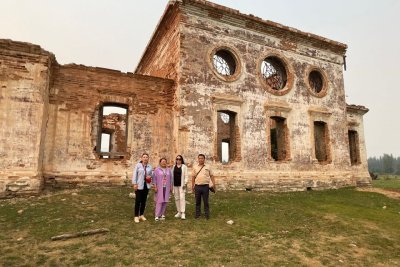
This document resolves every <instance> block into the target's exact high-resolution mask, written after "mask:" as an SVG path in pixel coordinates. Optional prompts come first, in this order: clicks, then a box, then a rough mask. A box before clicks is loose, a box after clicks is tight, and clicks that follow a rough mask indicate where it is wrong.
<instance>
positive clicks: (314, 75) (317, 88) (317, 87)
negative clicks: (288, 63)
mask: <svg viewBox="0 0 400 267" xmlns="http://www.w3.org/2000/svg"><path fill="white" fill-rule="evenodd" d="M308 82H309V84H310V87H311V89H312V90H313V91H314V92H315V93H320V92H321V91H322V89H323V87H324V78H323V77H322V75H321V73H320V72H319V71H316V70H313V71H311V72H310V75H309V76H308Z"/></svg>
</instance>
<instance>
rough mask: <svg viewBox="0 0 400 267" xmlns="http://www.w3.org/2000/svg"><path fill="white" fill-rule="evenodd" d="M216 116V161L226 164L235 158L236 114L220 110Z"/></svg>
mask: <svg viewBox="0 0 400 267" xmlns="http://www.w3.org/2000/svg"><path fill="white" fill-rule="evenodd" d="M217 116H218V118H217V144H218V160H219V161H220V162H221V163H223V164H228V163H229V162H232V161H234V160H235V158H236V147H237V145H238V144H237V143H236V142H238V140H237V138H236V127H237V126H236V113H235V112H232V111H225V110H220V111H218V112H217Z"/></svg>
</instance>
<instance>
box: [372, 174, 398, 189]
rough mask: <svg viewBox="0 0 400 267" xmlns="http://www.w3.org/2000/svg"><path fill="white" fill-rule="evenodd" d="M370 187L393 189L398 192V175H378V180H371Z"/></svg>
mask: <svg viewBox="0 0 400 267" xmlns="http://www.w3.org/2000/svg"><path fill="white" fill-rule="evenodd" d="M372 185H373V186H374V187H378V188H384V189H393V190H395V191H400V176H399V175H383V174H382V175H379V178H378V180H372Z"/></svg>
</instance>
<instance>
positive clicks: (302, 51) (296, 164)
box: [179, 1, 366, 191]
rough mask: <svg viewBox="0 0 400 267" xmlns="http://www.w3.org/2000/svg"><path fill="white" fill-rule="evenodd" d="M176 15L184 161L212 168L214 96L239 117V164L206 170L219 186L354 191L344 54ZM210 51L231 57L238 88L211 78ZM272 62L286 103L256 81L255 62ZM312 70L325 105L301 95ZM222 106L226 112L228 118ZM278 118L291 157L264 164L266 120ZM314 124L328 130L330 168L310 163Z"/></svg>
mask: <svg viewBox="0 0 400 267" xmlns="http://www.w3.org/2000/svg"><path fill="white" fill-rule="evenodd" d="M187 2H190V1H187ZM182 10H183V13H184V14H186V15H184V16H183V19H182V21H183V27H182V32H181V55H182V57H181V63H180V64H181V79H180V86H181V105H182V107H181V108H182V109H183V110H185V116H184V117H181V119H180V121H179V127H180V128H184V129H188V132H187V133H186V135H188V136H187V138H186V140H187V141H186V143H185V144H184V145H183V146H184V147H186V148H187V149H188V152H187V154H188V155H189V156H190V157H191V158H195V156H196V155H197V153H199V152H202V153H205V154H206V155H207V156H208V159H209V161H211V162H213V159H215V158H216V157H215V156H216V151H215V149H213V147H214V146H210V144H213V143H215V141H216V132H215V131H216V127H215V126H216V114H217V113H216V111H217V110H216V108H215V107H216V105H215V103H213V96H215V95H218V96H222V98H223V97H224V96H225V97H226V98H227V99H228V98H229V97H231V96H235V97H236V98H237V100H236V101H234V102H235V103H239V104H235V105H236V108H237V109H238V110H239V111H240V112H239V113H238V116H239V117H240V118H239V120H238V121H239V122H240V123H239V128H240V136H241V137H242V139H241V143H242V146H241V147H242V148H241V149H242V151H241V154H242V161H241V162H240V163H233V164H230V166H222V165H221V164H219V163H217V162H213V163H214V164H213V165H214V168H215V169H217V171H216V173H217V176H218V178H219V180H220V183H221V184H223V186H225V187H227V188H243V187H253V188H256V189H257V188H258V189H261V188H262V189H272V190H282V191H287V190H302V189H305V188H307V187H315V188H331V187H340V186H345V185H350V184H354V183H355V181H354V180H352V171H351V167H350V158H349V150H348V140H347V120H346V103H345V93H344V84H343V70H342V63H343V54H344V51H341V52H340V51H336V50H335V49H336V47H337V46H333V45H330V44H326V46H325V47H323V42H320V43H319V47H318V48H316V47H315V46H314V45H311V44H312V38H310V42H309V43H307V40H301V39H299V38H297V39H296V38H292V35H291V34H290V33H289V34H288V35H287V36H279V35H278V33H277V34H275V35H274V32H273V27H271V29H272V30H270V31H271V34H266V33H265V32H264V33H263V32H260V31H258V30H257V27H259V25H257V23H255V22H254V21H251V20H249V19H243V18H242V19H240V20H239V19H238V18H237V17H235V16H233V15H231V14H229V13H228V12H227V13H224V12H219V11H215V10H210V9H207V8H202V7H201V6H199V5H196V4H193V5H192V4H190V3H186V4H185V5H183V6H182ZM264 27H267V28H268V26H264ZM293 36H295V35H294V34H293ZM321 43H322V44H321ZM217 47H229V48H230V49H232V50H233V51H235V53H236V54H237V55H238V58H239V61H240V63H239V64H240V69H241V73H240V75H239V77H238V78H237V80H235V81H231V82H225V81H222V80H221V79H219V78H218V77H217V76H216V75H215V74H214V73H213V70H212V64H211V59H210V58H211V57H210V54H211V51H212V50H213V49H215V48H217ZM332 47H333V48H332ZM344 50H345V49H344ZM271 54H273V55H277V56H278V57H280V58H283V59H285V60H286V62H287V63H288V67H289V71H290V72H292V74H293V87H292V89H291V90H290V91H289V93H287V94H285V95H281V96H277V95H274V94H271V93H269V92H268V91H267V90H266V89H265V88H264V86H263V84H262V83H261V81H260V79H259V76H260V73H259V71H258V66H259V64H260V63H259V62H260V61H261V60H263V59H264V58H265V57H266V56H267V55H271ZM311 67H317V68H319V69H321V70H323V71H324V72H325V73H326V77H327V87H328V92H327V95H326V96H325V97H322V98H320V97H315V96H313V95H311V94H310V92H309V91H308V89H307V84H306V79H305V76H307V71H308V69H309V68H311ZM241 101H242V103H240V102H241ZM228 102H229V101H228ZM229 105H230V104H229V103H227V104H226V105H225V106H226V109H227V110H229ZM230 110H232V109H230ZM281 110H284V112H283V113H284V114H286V119H287V125H288V129H289V139H290V151H291V157H290V159H289V160H288V161H285V162H275V161H271V160H268V152H267V150H268V149H269V147H268V146H269V144H268V143H267V140H268V129H267V123H268V120H267V115H274V116H280V115H281V114H282V112H281ZM233 111H234V110H233ZM314 120H323V121H325V122H326V123H327V124H328V127H329V133H330V140H331V142H330V144H329V146H330V151H331V162H330V163H329V162H328V163H327V164H321V163H318V162H317V160H316V159H315V153H314V148H313V147H314V140H313V121H314ZM365 161H366V160H365ZM277 185H279V186H277Z"/></svg>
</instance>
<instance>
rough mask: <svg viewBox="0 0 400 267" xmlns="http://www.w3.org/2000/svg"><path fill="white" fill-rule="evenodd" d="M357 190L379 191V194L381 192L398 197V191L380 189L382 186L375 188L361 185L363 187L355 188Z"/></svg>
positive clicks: (399, 195)
mask: <svg viewBox="0 0 400 267" xmlns="http://www.w3.org/2000/svg"><path fill="white" fill-rule="evenodd" d="M357 190H358V191H361V192H374V193H379V194H383V195H385V196H387V197H390V198H394V199H400V191H396V190H393V189H392V190H389V189H382V188H376V187H363V188H357Z"/></svg>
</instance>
